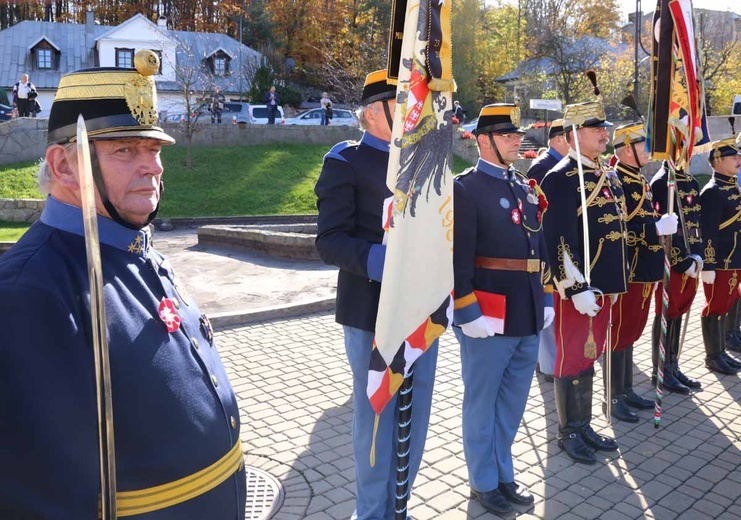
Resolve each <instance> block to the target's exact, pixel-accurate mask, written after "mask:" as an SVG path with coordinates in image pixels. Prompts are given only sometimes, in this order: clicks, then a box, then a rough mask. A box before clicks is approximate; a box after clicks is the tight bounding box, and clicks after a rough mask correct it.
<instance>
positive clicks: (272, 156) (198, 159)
mask: <svg viewBox="0 0 741 520" xmlns="http://www.w3.org/2000/svg"><path fill="white" fill-rule="evenodd" d="M328 150H329V147H327V146H325V145H303V144H290V143H281V144H277V145H269V146H232V147H213V148H194V149H193V150H192V153H193V164H194V166H193V167H192V168H190V169H186V168H185V167H183V166H182V164H183V163H184V161H185V148H183V147H175V146H166V147H165V148H163V150H162V164H163V165H164V167H165V174H164V176H163V179H164V182H165V194H164V197H163V198H162V206H161V208H160V212H159V217H160V218H162V217H210V216H234V215H279V214H288V215H290V214H302V213H316V197H315V196H314V184H315V183H316V181H317V179H318V178H319V172H320V171H321V168H322V158H323V157H324V154H325V153H327V151H328ZM468 166H469V165H468V164H467V163H466V162H465V161H464V160H462V159H460V158H459V157H455V160H454V163H453V171H454V172H456V173H458V172H461V171H463V170H464V169H465V168H467V167H468ZM37 169H38V167H37V163H35V162H25V163H18V164H12V165H8V166H0V198H36V199H37V198H41V194H40V193H39V192H38V190H37V189H36V178H35V174H36V171H37ZM26 227H27V226H25V225H23V226H22V227H20V228H18V227H13V228H11V227H9V226H8V225H7V224H3V223H0V236H3V234H18V233H19V231H18V230H19V229H20V230H21V231H20V233H21V234H22V230H23V229H25V228H26ZM0 240H3V239H2V238H0ZM5 240H8V239H5Z"/></svg>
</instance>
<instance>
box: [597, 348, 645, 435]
mask: <svg viewBox="0 0 741 520" xmlns="http://www.w3.org/2000/svg"><path fill="white" fill-rule="evenodd" d="M611 361H612V367H610V372H611V374H610V381H609V384H610V389H611V390H612V395H611V396H610V397H611V398H612V407H611V410H610V415H611V416H613V417H614V418H615V419H619V420H621V421H626V422H631V423H637V422H638V416H637V415H636V414H635V412H633V411H632V410H631V409H630V408H628V405H627V404H626V403H625V393H624V386H623V385H624V384H625V351H624V350H613V351H612V359H611ZM602 368H603V369H604V366H603V367H602ZM605 375H606V374H605ZM605 379H607V378H606V377H605ZM607 384H608V382H607V381H606V380H605V388H607ZM605 408H607V406H606V405H605V404H604V403H603V405H602V410H603V411H604V410H605Z"/></svg>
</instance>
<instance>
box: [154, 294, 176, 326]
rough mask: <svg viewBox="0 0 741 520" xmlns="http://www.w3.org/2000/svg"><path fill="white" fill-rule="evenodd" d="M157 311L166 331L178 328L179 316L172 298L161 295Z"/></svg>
mask: <svg viewBox="0 0 741 520" xmlns="http://www.w3.org/2000/svg"><path fill="white" fill-rule="evenodd" d="M157 312H158V313H159V315H160V319H161V320H162V322H163V323H164V324H165V326H166V327H167V332H175V331H176V330H178V329H179V328H180V316H178V313H177V311H176V310H175V306H174V305H173V304H172V300H170V299H169V298H165V297H163V298H162V301H161V302H160V306H159V309H158V310H157Z"/></svg>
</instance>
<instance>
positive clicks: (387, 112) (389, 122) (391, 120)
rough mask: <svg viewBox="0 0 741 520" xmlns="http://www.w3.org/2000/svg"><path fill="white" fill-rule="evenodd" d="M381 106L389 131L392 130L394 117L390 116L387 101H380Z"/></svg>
mask: <svg viewBox="0 0 741 520" xmlns="http://www.w3.org/2000/svg"><path fill="white" fill-rule="evenodd" d="M381 103H382V104H383V113H384V114H385V115H386V122H387V123H388V124H389V130H391V131H393V129H394V117H393V116H392V115H391V109H390V108H389V100H388V99H384V100H383V101H381Z"/></svg>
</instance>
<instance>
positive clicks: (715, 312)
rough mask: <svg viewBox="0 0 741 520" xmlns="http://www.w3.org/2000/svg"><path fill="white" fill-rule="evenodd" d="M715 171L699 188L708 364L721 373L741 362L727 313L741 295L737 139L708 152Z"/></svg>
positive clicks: (717, 144) (731, 371)
mask: <svg viewBox="0 0 741 520" xmlns="http://www.w3.org/2000/svg"><path fill="white" fill-rule="evenodd" d="M708 160H709V161H710V166H712V168H713V176H712V178H711V179H710V182H708V183H707V184H706V185H705V187H704V188H703V189H702V191H701V192H700V203H701V204H702V214H701V215H700V231H701V232H702V238H703V241H704V244H705V264H704V265H703V268H702V274H701V277H702V282H703V290H704V292H705V306H704V307H703V309H702V318H701V322H702V337H703V340H704V342H705V354H706V357H705V366H706V367H707V368H708V369H710V370H711V371H712V372H718V373H719V374H726V375H733V374H737V373H738V371H739V368H741V362H739V361H737V360H735V359H734V358H732V357H731V356H730V355H728V353H726V351H725V342H726V335H725V332H726V327H727V324H726V321H727V319H728V318H727V317H726V315H727V313H728V311H729V310H731V308H732V307H733V305H734V303H735V302H736V301H737V300H738V299H739V271H740V270H741V248H739V247H737V243H738V235H739V234H741V209H740V208H741V207H740V206H739V204H738V200H739V197H741V193H740V190H739V187H738V182H737V178H736V176H737V175H738V171H739V167H741V152H740V151H739V148H738V146H737V145H736V139H735V138H734V137H730V138H728V139H722V140H720V141H715V142H713V144H712V150H711V152H710V156H709V157H708Z"/></svg>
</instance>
